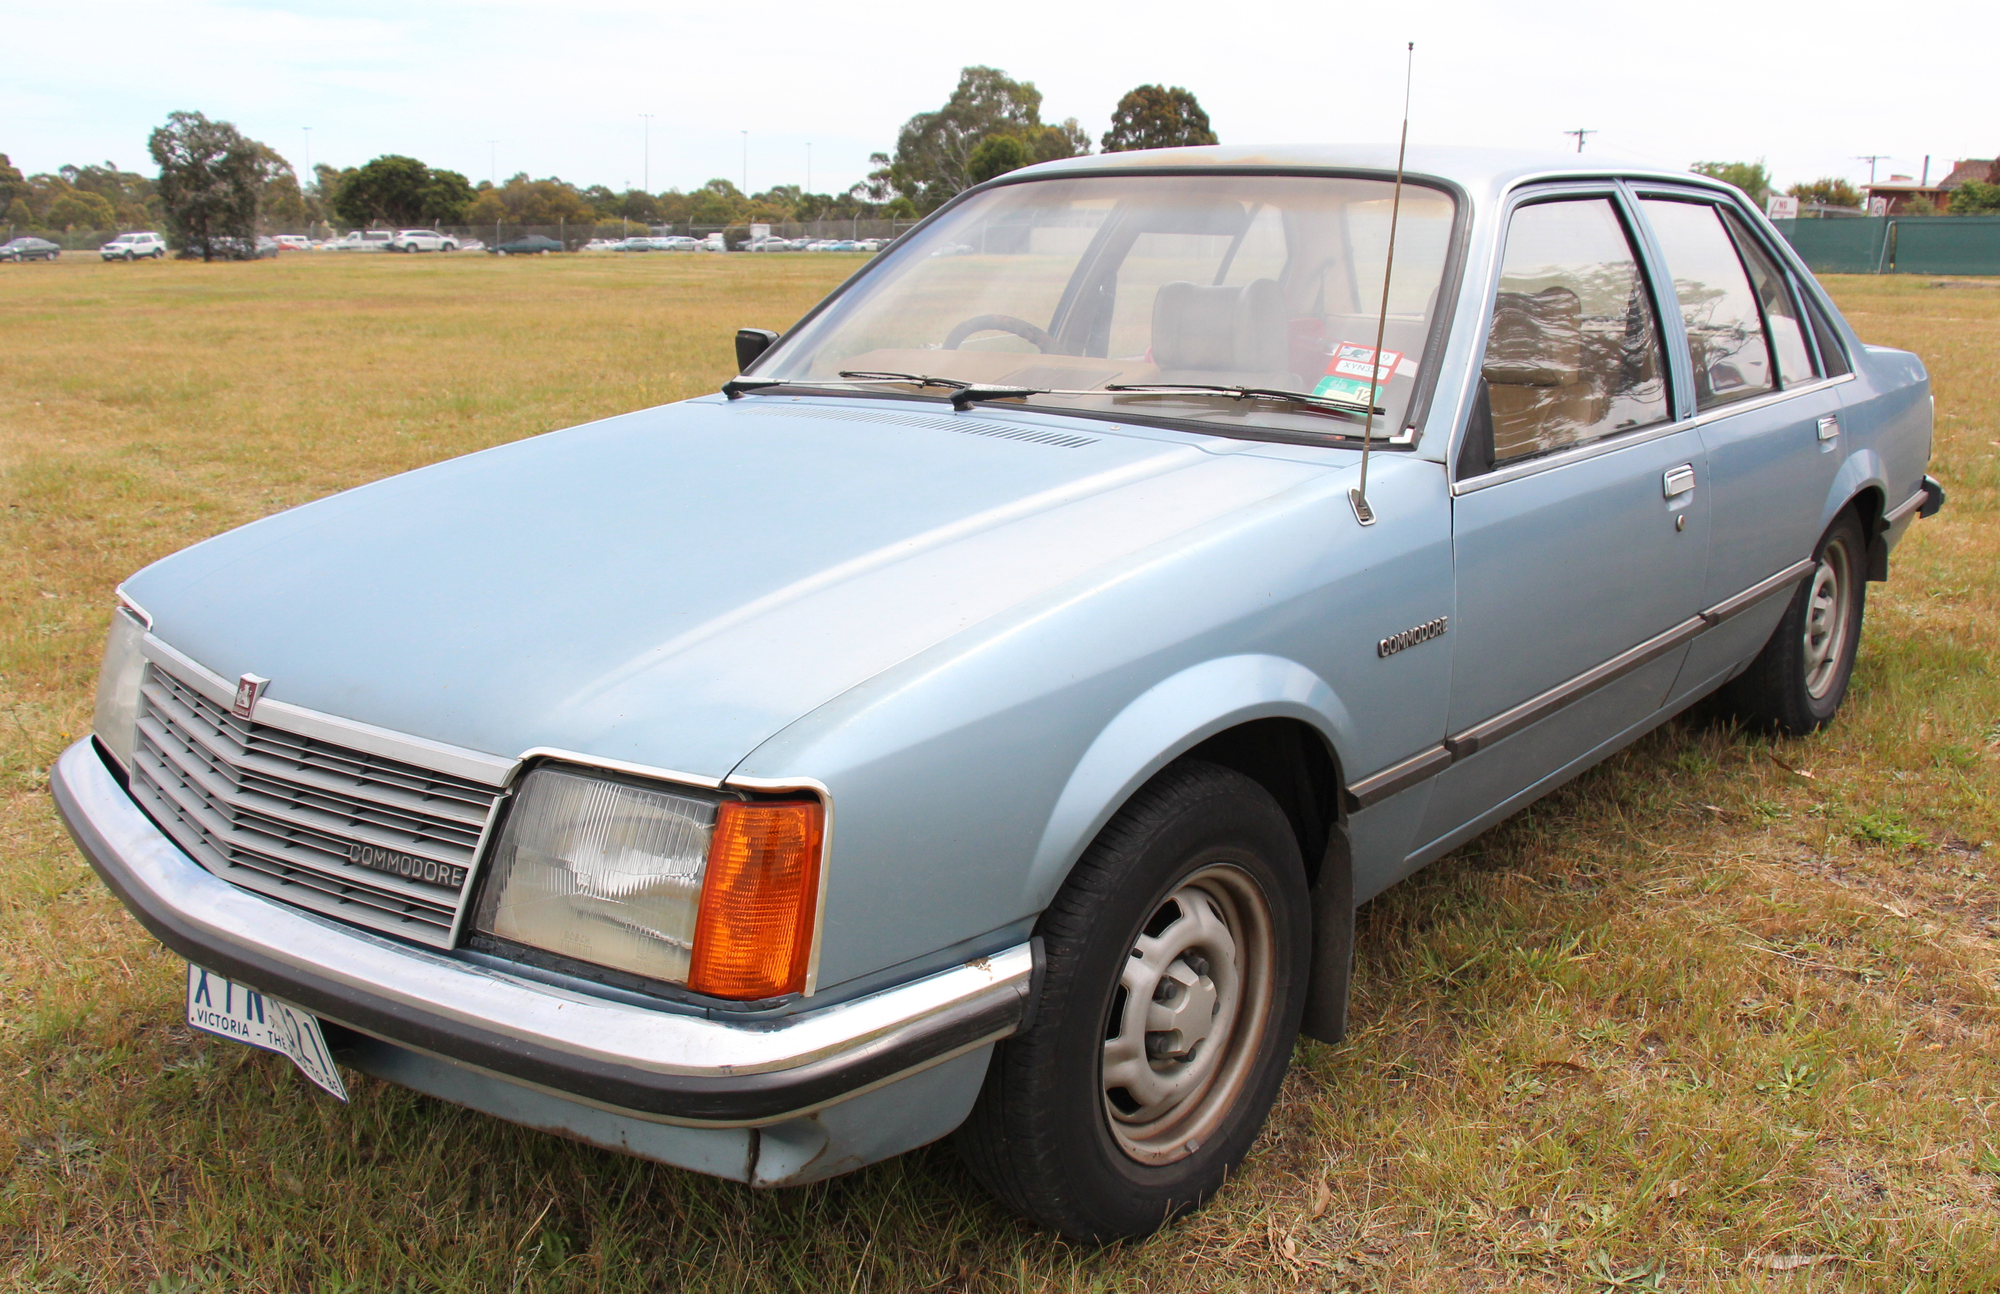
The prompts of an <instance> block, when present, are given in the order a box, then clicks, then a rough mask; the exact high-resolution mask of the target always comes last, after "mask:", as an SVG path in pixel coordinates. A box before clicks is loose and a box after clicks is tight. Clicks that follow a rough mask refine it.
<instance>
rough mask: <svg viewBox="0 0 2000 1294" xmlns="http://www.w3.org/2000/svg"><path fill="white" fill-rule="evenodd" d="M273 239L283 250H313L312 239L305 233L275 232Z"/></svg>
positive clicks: (280, 249) (279, 248)
mask: <svg viewBox="0 0 2000 1294" xmlns="http://www.w3.org/2000/svg"><path fill="white" fill-rule="evenodd" d="M271 241H272V242H274V243H276V244H277V245H278V250H279V251H281V252H305V251H311V250H312V239H310V238H307V237H306V236H305V235H304V234H273V235H272V236H271Z"/></svg>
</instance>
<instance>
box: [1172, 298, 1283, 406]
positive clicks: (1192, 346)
mask: <svg viewBox="0 0 2000 1294" xmlns="http://www.w3.org/2000/svg"><path fill="white" fill-rule="evenodd" d="M1153 362H1154V363H1155V364H1157V365H1159V367H1160V376H1159V377H1158V378H1157V379H1155V380H1156V381H1160V382H1190V383H1197V382H1198V383H1209V384H1214V385H1219V386H1269V387H1278V388H1280V389H1283V390H1293V391H1296V390H1300V389H1302V388H1301V387H1300V384H1299V379H1298V375H1297V374H1294V373H1289V372H1286V371H1285V364H1286V342H1285V299H1284V294H1283V293H1282V292H1280V291H1279V290H1278V283H1277V280H1276V279H1256V280H1254V281H1252V282H1249V283H1245V284H1243V285H1242V286H1240V287H1204V286H1202V285H1201V284H1198V283H1188V282H1185V281H1176V282H1172V283H1162V284H1161V285H1160V290H1159V293H1158V295H1156V296H1155V297H1154V298H1153Z"/></svg>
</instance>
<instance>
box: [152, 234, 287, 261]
mask: <svg viewBox="0 0 2000 1294" xmlns="http://www.w3.org/2000/svg"><path fill="white" fill-rule="evenodd" d="M208 246H209V259H211V260H218V261H266V260H275V259H277V255H278V251H279V248H278V243H277V240H276V239H273V238H268V237H265V236H264V235H261V234H260V235H258V236H257V237H255V238H233V237H229V238H211V239H210V240H209V244H208ZM174 259H175V260H182V261H198V260H200V259H202V255H201V249H200V248H199V247H193V246H188V247H183V248H181V249H180V250H179V251H178V252H175V253H174Z"/></svg>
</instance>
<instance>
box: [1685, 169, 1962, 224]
mask: <svg viewBox="0 0 2000 1294" xmlns="http://www.w3.org/2000/svg"><path fill="white" fill-rule="evenodd" d="M1689 169H1690V170H1692V171H1693V172H1694V173H1695V174H1696V175H1706V176H1708V177H1709V178H1710V179H1714V180H1721V181H1722V182H1723V183H1725V184H1733V185H1735V186H1736V187H1737V188H1739V189H1741V190H1743V193H1744V195H1745V196H1746V197H1748V198H1749V199H1750V201H1752V202H1754V203H1756V204H1757V206H1758V208H1759V209H1762V208H1763V207H1765V206H1766V205H1767V203H1768V200H1769V199H1770V196H1771V193H1772V188H1771V174H1770V172H1769V171H1767V170H1765V169H1764V163H1763V162H1761V161H1757V162H1696V163H1695V164H1694V165H1693V166H1692V167H1691V168H1689ZM1785 195H1786V196H1787V197H1793V198H1797V199H1798V200H1799V201H1800V202H1801V203H1811V204H1817V205H1819V206H1826V207H1852V208H1857V209H1858V208H1860V206H1861V205H1862V194H1861V190H1859V189H1857V188H1855V187H1854V186H1853V185H1852V184H1849V183H1848V182H1847V181H1846V180H1842V179H1838V178H1836V177H1834V176H1831V175H1829V176H1824V177H1822V178H1820V179H1817V180H1813V181H1811V182H1810V183H1806V184H1794V185H1792V186H1791V187H1790V188H1788V189H1786V190H1785ZM1896 214H1897V215H1899V216H1944V215H1949V216H1990V215H2000V157H1996V158H1994V160H1993V165H1992V166H1991V167H1989V168H1988V170H1987V172H1986V179H1985V180H1984V182H1982V181H1979V180H1968V181H1966V182H1965V183H1963V184H1961V185H1959V186H1958V188H1956V189H1954V190H1952V194H1951V198H1950V200H1949V201H1948V202H1947V203H1946V204H1945V205H1944V206H1943V207H1939V206H1938V204H1937V203H1935V202H1933V201H1931V199H1929V198H1928V197H1925V196H1924V195H1922V194H1918V195H1917V196H1916V197H1913V198H1911V199H1909V200H1908V201H1906V202H1905V203H1903V205H1902V206H1901V207H1900V208H1899V209H1898V210H1897V212H1896Z"/></svg>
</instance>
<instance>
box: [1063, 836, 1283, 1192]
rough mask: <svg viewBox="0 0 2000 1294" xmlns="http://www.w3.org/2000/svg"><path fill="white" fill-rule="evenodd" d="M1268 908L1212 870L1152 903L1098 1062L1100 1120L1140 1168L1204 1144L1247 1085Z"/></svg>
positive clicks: (1263, 978)
mask: <svg viewBox="0 0 2000 1294" xmlns="http://www.w3.org/2000/svg"><path fill="white" fill-rule="evenodd" d="M1273 942H1274V939H1273V922H1272V918H1271V908H1270V902H1269V900H1267V899H1266V898H1265V896H1264V892H1263V890H1262V889H1261V888H1260V887H1259V886H1258V884H1257V882H1256V881H1255V880H1254V879H1252V877H1251V876H1250V874H1249V873H1248V872H1245V871H1244V870H1243V869H1242V868H1240V867H1238V866H1236V865H1234V864H1232V863H1214V864H1211V865H1209V866H1206V867H1202V868H1199V869H1198V870H1196V871H1195V872H1193V873H1191V874H1190V875H1188V876H1187V877H1186V878H1185V879H1183V880H1182V881H1181V882H1180V883H1179V884H1178V885H1176V886H1175V887H1174V889H1173V891H1172V893H1170V894H1168V895H1167V897H1166V898H1164V899H1162V900H1161V901H1160V903H1159V904H1158V905H1156V906H1155V907H1154V909H1153V911H1152V913H1151V914H1149V915H1148V917H1147V919H1146V921H1145V923H1144V924H1143V925H1142V926H1141V931H1140V934H1139V937H1138V939H1137V940H1136V941H1135V942H1134V944H1133V946H1132V948H1131V950H1130V951H1129V953H1128V954H1127V956H1126V958H1125V962H1124V965H1123V966H1122V967H1121V970H1120V974H1119V991H1118V992H1116V993H1114V994H1113V998H1112V1003H1111V1009H1110V1011H1109V1013H1108V1018H1107V1019H1106V1021H1105V1026H1104V1045H1103V1052H1102V1057H1101V1059H1100V1061H1099V1065H1098V1078H1099V1088H1100V1092H1101V1099H1102V1100H1103V1103H1104V1114H1105V1122H1106V1123H1107V1125H1108V1126H1109V1127H1110V1129H1111V1135H1112V1138H1113V1139H1114V1140H1115V1141H1116V1142H1117V1143H1118V1148H1119V1149H1120V1150H1121V1151H1123V1152H1124V1153H1125V1154H1126V1156H1127V1157H1129V1158H1131V1159H1134V1160H1136V1161H1138V1162H1140V1163H1142V1164H1166V1163H1172V1162H1174V1161H1175V1160H1179V1159H1185V1158H1186V1157H1187V1156H1189V1155H1192V1154H1194V1153H1195V1152H1196V1151H1197V1150H1199V1149H1200V1148H1201V1147H1202V1146H1203V1145H1205V1144H1206V1143H1207V1142H1208V1141H1209V1140H1210V1139H1212V1138H1213V1136H1214V1135H1215V1133H1216V1129H1217V1128H1218V1127H1219V1125H1220V1124H1221V1123H1222V1121H1223V1119H1224V1118H1225V1117H1226V1116H1227V1115H1228V1113H1229V1110H1230V1108H1231V1107H1232V1106H1233V1105H1234V1104H1235V1103H1236V1098H1237V1096H1238V1094H1239V1093H1240V1092H1241V1091H1242V1089H1243V1086H1244V1084H1245V1083H1246V1082H1247V1081H1248V1079H1249V1075H1250V1071H1251V1069H1252V1068H1253V1067H1254V1065H1255V1063H1256V1060H1257V1055H1258V1052H1259V1050H1260V1045H1259V1044H1260V1043H1261V1042H1262V1041H1263V1036H1264V1032H1265V1030H1266V1029H1267V1028H1268V1027H1269V1024H1268V1021H1269V1016H1270V1005H1271V998H1272V980H1273V966H1274V957H1273Z"/></svg>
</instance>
